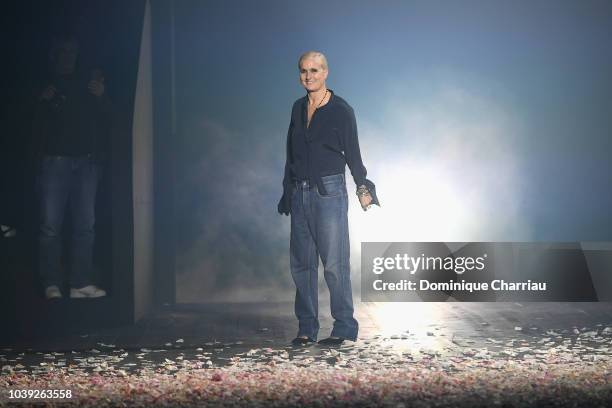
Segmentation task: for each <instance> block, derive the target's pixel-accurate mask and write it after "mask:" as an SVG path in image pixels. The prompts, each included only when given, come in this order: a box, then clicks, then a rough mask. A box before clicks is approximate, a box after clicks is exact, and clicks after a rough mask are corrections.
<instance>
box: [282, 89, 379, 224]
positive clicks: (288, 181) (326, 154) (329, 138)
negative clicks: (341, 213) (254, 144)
mask: <svg viewBox="0 0 612 408" xmlns="http://www.w3.org/2000/svg"><path fill="white" fill-rule="evenodd" d="M329 91H330V92H331V96H330V99H329V101H328V102H327V103H326V104H325V105H323V106H321V107H319V108H318V109H317V110H315V112H314V114H313V115H312V118H311V120H310V124H309V126H307V122H308V111H307V109H308V96H304V97H302V98H300V99H298V100H297V101H295V103H294V104H293V108H292V110H291V122H290V124H289V131H288V132H287V158H286V163H285V175H284V178H283V189H284V191H283V198H282V199H281V202H280V203H279V212H281V213H288V212H289V209H290V198H291V185H292V183H293V182H294V181H296V180H308V181H309V182H310V184H311V185H315V184H316V185H317V187H318V188H319V191H320V192H321V194H326V192H325V188H324V186H323V182H322V181H321V177H323V176H328V175H331V174H338V173H341V174H344V171H345V166H346V165H348V167H349V169H350V171H351V175H352V176H353V180H354V181H355V184H356V185H357V186H361V185H366V186H367V187H368V189H369V190H370V192H371V193H372V198H373V203H375V204H378V200H377V199H376V196H375V195H374V194H375V193H374V184H373V183H372V182H371V181H369V180H367V179H366V174H367V171H366V168H365V166H364V165H363V162H362V160H361V152H360V150H359V139H358V137H357V122H356V120H355V113H354V112H353V108H352V107H351V106H350V105H349V104H348V103H347V102H346V101H345V100H344V99H342V98H341V97H339V96H338V95H336V94H335V93H334V92H333V91H332V90H331V89H330V90H329ZM281 210H286V211H281Z"/></svg>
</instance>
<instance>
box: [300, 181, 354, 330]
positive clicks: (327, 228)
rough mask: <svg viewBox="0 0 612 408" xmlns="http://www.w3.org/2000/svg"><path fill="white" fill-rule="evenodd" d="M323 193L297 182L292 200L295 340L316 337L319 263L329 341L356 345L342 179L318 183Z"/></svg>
mask: <svg viewBox="0 0 612 408" xmlns="http://www.w3.org/2000/svg"><path fill="white" fill-rule="evenodd" d="M322 181H323V185H324V187H325V190H326V193H327V194H325V195H322V194H321V193H320V192H319V190H318V189H317V186H316V185H313V186H311V185H310V184H309V182H308V181H300V182H296V183H295V185H294V188H293V192H292V196H291V241H290V245H289V246H290V255H291V258H290V265H291V275H292V277H293V281H294V282H295V286H296V292H295V315H296V316H297V318H298V321H299V330H298V336H308V337H310V338H312V339H313V340H316V339H317V335H318V331H319V319H318V317H319V304H318V267H319V256H320V257H321V261H322V262H323V269H324V277H325V281H326V283H327V287H328V288H329V294H330V302H331V305H330V306H331V314H332V317H333V318H334V327H333V329H332V332H331V336H337V337H342V338H345V339H349V340H353V341H355V340H356V339H357V332H358V330H359V324H358V323H357V320H355V318H354V317H353V293H352V290H351V271H350V264H349V252H350V250H349V236H348V217H347V211H348V196H347V192H346V183H345V179H344V174H334V175H331V176H324V177H323V178H322Z"/></svg>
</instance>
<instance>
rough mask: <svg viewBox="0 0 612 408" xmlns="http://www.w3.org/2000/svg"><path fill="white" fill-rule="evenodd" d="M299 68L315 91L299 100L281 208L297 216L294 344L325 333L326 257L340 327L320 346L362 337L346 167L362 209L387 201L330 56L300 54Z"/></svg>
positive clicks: (289, 139)
mask: <svg viewBox="0 0 612 408" xmlns="http://www.w3.org/2000/svg"><path fill="white" fill-rule="evenodd" d="M298 68H299V70H300V82H301V84H302V86H303V87H304V88H305V89H306V92H307V95H306V96H304V97H302V98H300V99H298V100H297V101H295V103H294V104H293V109H292V112H291V122H290V125H289V131H288V134H287V159H286V163H285V176H284V179H283V190H284V191H283V196H282V198H281V200H280V202H279V204H278V212H279V213H281V214H285V215H289V214H291V241H290V265H291V275H292V277H293V280H294V282H295V285H296V294H295V314H296V316H297V318H298V321H299V330H298V335H297V337H296V338H295V339H294V340H293V341H292V344H294V345H306V344H308V343H311V342H315V341H316V339H317V335H318V331H319V320H318V312H319V307H318V288H317V282H318V276H317V269H318V265H319V256H320V257H321V260H322V261H323V266H324V276H325V281H326V282H327V286H328V288H329V292H330V301H331V314H332V317H333V318H334V327H333V330H332V332H331V335H330V337H328V338H326V339H324V340H321V341H319V344H325V345H338V344H341V343H342V342H343V341H344V340H352V341H355V340H356V339H357V333H358V330H359V324H358V323H357V320H355V318H354V317H353V295H352V291H351V275H350V264H349V237H348V219H347V210H348V196H347V191H346V183H345V177H344V172H345V165H348V166H349V169H350V171H351V175H352V176H353V180H354V181H355V184H356V185H357V186H358V188H357V195H358V197H359V201H360V203H361V206H362V208H363V209H364V210H367V209H368V208H369V207H370V205H371V204H377V205H379V203H378V199H377V198H376V192H375V188H374V184H373V183H372V182H371V181H369V180H367V179H366V169H365V167H364V165H363V163H362V161H361V153H360V151H359V141H358V138H357V124H356V120H355V114H354V112H353V109H352V108H351V106H350V105H349V104H348V103H347V102H346V101H345V100H344V99H342V98H341V97H339V96H337V95H336V94H335V93H334V92H333V91H332V90H331V89H329V88H327V86H326V83H325V81H326V79H327V75H328V66H327V59H326V58H325V56H324V55H323V54H322V53H320V52H316V51H309V52H307V53H305V54H303V55H302V56H301V57H300V59H299V61H298Z"/></svg>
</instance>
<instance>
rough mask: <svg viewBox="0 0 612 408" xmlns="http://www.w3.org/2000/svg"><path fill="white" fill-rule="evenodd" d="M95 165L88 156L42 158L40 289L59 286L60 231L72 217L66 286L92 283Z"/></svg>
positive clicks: (95, 186)
mask: <svg viewBox="0 0 612 408" xmlns="http://www.w3.org/2000/svg"><path fill="white" fill-rule="evenodd" d="M98 176H99V169H98V165H97V164H96V163H95V162H94V161H93V160H92V159H91V157H90V156H78V157H69V156H45V157H44V159H43V162H42V164H41V168H40V172H39V174H38V180H37V188H38V193H39V195H40V230H39V235H38V244H39V273H40V277H41V281H42V284H43V287H47V286H50V285H57V286H60V287H61V286H62V285H61V283H62V280H63V279H62V276H61V271H60V256H61V253H62V237H61V230H62V225H63V223H64V215H65V213H66V209H67V207H68V206H69V207H70V214H71V216H72V237H71V260H70V287H73V288H82V287H84V286H87V285H90V284H92V269H93V265H92V263H93V260H92V255H93V244H94V222H95V204H96V190H97V187H98Z"/></svg>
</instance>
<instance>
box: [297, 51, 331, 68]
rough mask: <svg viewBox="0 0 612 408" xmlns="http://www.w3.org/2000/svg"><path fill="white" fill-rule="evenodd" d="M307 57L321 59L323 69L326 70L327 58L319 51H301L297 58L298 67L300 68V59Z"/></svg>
mask: <svg viewBox="0 0 612 408" xmlns="http://www.w3.org/2000/svg"><path fill="white" fill-rule="evenodd" d="M308 58H319V59H320V60H321V65H322V66H323V69H325V70H326V71H327V58H325V55H323V53H322V52H319V51H307V52H305V53H303V54H302V55H301V56H300V59H299V60H298V69H302V61H304V60H305V59H308Z"/></svg>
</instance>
